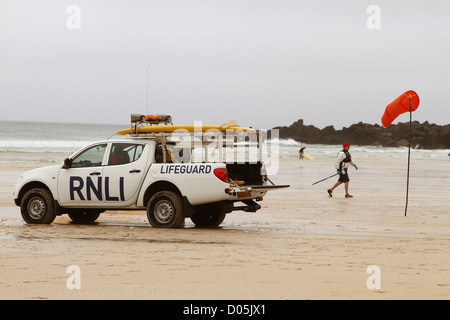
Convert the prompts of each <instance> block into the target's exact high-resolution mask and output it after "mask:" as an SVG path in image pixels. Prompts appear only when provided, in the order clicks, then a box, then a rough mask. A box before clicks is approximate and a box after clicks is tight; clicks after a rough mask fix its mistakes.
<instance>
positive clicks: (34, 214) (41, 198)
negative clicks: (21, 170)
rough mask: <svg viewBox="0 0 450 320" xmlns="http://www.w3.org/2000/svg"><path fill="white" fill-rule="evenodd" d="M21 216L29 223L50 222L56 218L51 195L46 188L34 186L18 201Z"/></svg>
mask: <svg viewBox="0 0 450 320" xmlns="http://www.w3.org/2000/svg"><path fill="white" fill-rule="evenodd" d="M20 212H21V213H22V218H23V220H25V222H26V223H29V224H50V223H52V222H53V220H55V218H56V210H55V206H54V203H53V196H52V194H51V193H50V191H48V190H47V189H43V188H34V189H31V190H29V191H27V193H25V195H24V196H23V198H22V201H21V202H20Z"/></svg>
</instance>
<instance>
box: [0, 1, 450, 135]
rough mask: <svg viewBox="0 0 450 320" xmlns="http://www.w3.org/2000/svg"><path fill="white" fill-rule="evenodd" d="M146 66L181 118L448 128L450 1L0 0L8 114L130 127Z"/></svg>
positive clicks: (160, 96)
mask: <svg viewBox="0 0 450 320" xmlns="http://www.w3.org/2000/svg"><path fill="white" fill-rule="evenodd" d="M73 5H74V6H75V7H73ZM373 6H375V9H373V8H374V7H373ZM376 8H378V9H379V11H377V10H376ZM146 70H148V109H149V113H165V114H170V115H172V117H173V119H174V122H175V124H193V122H194V121H196V120H201V121H203V123H207V124H222V123H225V122H226V121H227V120H229V119H236V120H237V122H238V124H240V125H244V126H250V125H251V126H254V127H257V128H266V129H269V128H272V127H274V126H278V125H290V124H292V123H293V122H294V121H296V120H298V119H300V118H302V119H304V122H305V124H312V125H315V126H317V127H320V128H323V127H325V126H327V125H334V126H335V127H336V128H341V127H342V126H349V125H351V124H353V123H357V122H359V121H363V122H366V123H372V124H374V123H378V124H380V125H381V116H382V114H383V112H384V109H385V108H386V105H387V104H389V103H390V102H392V101H393V100H394V99H395V98H397V97H398V96H399V95H400V94H402V93H403V92H405V91H407V90H415V91H416V92H417V93H418V94H419V97H420V100H421V103H420V106H419V109H418V110H417V111H416V112H415V113H414V114H413V120H418V121H420V122H423V121H426V120H427V121H429V122H432V123H437V124H448V123H450V108H449V107H450V95H449V92H450V1H448V0H442V1H435V0H427V1H425V0H422V1H406V0H405V1H393V0H390V1H381V0H370V1H369V0H353V1H350V0H348V1H343V0H340V1H332V0H328V1H324V0H322V1H320V0H314V1H313V0H309V1H301V0H158V1H153V0H145V1H144V0H142V1H137V0H131V1H124V0H123V1H113V0H102V1H98V0H85V1H82V0H70V1H66V0H55V1H32V0H29V1H20V0H0V108H1V118H0V120H25V121H51V122H54V121H64V122H81V123H114V124H116V123H123V124H126V125H128V121H129V114H130V113H146V112H147V103H146V100H147V98H146V96H147V95H146ZM408 120H409V116H408V115H407V114H404V115H401V116H400V117H399V118H397V120H396V121H394V123H397V122H399V121H401V122H405V121H408Z"/></svg>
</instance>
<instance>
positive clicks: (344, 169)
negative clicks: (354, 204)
mask: <svg viewBox="0 0 450 320" xmlns="http://www.w3.org/2000/svg"><path fill="white" fill-rule="evenodd" d="M342 146H343V149H342V150H341V151H339V153H338V156H337V159H336V164H335V167H336V170H337V174H339V180H338V181H337V182H336V183H335V184H334V186H332V187H331V189H328V190H327V192H328V194H329V196H330V197H332V196H333V190H334V189H336V188H337V187H338V186H340V185H341V184H343V183H344V186H345V197H346V198H353V196H352V195H350V194H349V193H348V184H349V182H350V179H349V177H348V168H349V167H350V165H352V166H354V167H355V169H356V170H358V166H357V165H356V163H354V162H353V160H352V156H351V155H350V152H348V150H349V149H350V144H349V143H348V142H344V143H343V144H342Z"/></svg>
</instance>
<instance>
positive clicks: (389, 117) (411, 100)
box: [381, 90, 420, 127]
mask: <svg viewBox="0 0 450 320" xmlns="http://www.w3.org/2000/svg"><path fill="white" fill-rule="evenodd" d="M419 103H420V101H419V96H418V95H417V93H415V92H414V91H412V90H409V91H406V92H405V93H404V94H402V95H401V96H400V97H398V98H397V99H395V100H394V101H392V102H391V103H390V104H388V106H387V107H386V110H385V111H384V114H383V116H382V117H381V122H382V123H383V126H385V127H387V126H389V125H390V124H391V123H392V121H394V120H395V118H397V117H398V116H399V115H400V114H402V113H405V112H408V111H409V109H410V108H411V111H416V110H417V108H418V107H419Z"/></svg>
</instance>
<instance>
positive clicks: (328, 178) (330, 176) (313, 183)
mask: <svg viewBox="0 0 450 320" xmlns="http://www.w3.org/2000/svg"><path fill="white" fill-rule="evenodd" d="M338 174H339V173H335V174H333V175H332V176H329V177H326V178H325V179H322V180H319V181H317V182H314V183H313V184H312V185H315V184H318V183H319V182H322V181H325V180H328V179H330V178H333V177H334V176H337V175H338Z"/></svg>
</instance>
